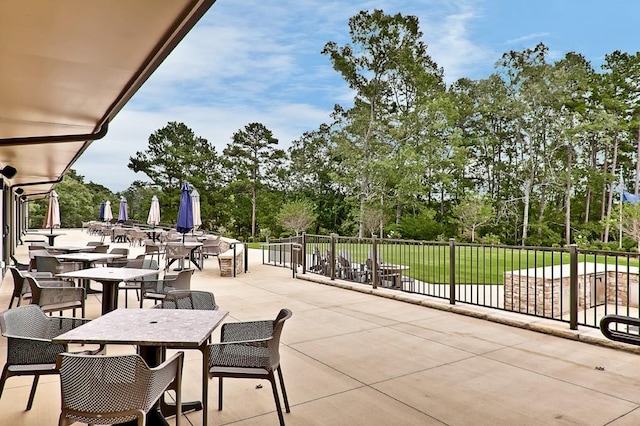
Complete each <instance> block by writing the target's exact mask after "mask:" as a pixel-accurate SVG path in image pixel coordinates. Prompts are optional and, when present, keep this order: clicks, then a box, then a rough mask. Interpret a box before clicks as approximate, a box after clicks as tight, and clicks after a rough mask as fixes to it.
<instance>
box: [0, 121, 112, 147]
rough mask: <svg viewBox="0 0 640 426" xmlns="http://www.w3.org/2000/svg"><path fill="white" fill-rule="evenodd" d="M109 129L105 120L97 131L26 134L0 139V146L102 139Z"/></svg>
mask: <svg viewBox="0 0 640 426" xmlns="http://www.w3.org/2000/svg"><path fill="white" fill-rule="evenodd" d="M108 130H109V122H105V123H104V124H103V125H102V126H100V128H99V129H98V131H97V132H94V133H86V134H83V135H55V136H27V137H24V138H6V139H0V146H14V145H39V144H43V143H52V142H60V143H62V142H82V141H95V140H98V139H102V138H103V137H105V135H106V134H107V131H108Z"/></svg>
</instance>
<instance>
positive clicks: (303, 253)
mask: <svg viewBox="0 0 640 426" xmlns="http://www.w3.org/2000/svg"><path fill="white" fill-rule="evenodd" d="M300 253H301V254H300V255H301V256H302V274H303V275H304V273H305V272H306V271H307V233H306V232H303V233H302V248H301V250H300Z"/></svg>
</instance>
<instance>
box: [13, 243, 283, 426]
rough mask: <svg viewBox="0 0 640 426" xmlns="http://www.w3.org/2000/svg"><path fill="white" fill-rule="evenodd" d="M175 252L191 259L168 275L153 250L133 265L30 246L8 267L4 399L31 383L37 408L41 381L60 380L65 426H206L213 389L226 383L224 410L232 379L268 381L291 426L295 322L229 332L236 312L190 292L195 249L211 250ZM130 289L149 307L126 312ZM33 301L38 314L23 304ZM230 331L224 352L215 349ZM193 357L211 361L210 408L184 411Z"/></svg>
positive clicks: (88, 252)
mask: <svg viewBox="0 0 640 426" xmlns="http://www.w3.org/2000/svg"><path fill="white" fill-rule="evenodd" d="M149 241H151V242H150V244H154V245H156V247H160V246H158V245H157V243H156V242H153V241H152V240H149ZM176 243H177V244H176V246H178V245H180V246H181V247H184V248H186V249H188V250H187V251H183V252H181V253H180V254H177V255H176V256H180V257H179V258H176V257H174V258H172V260H173V261H178V262H179V263H180V268H178V270H177V271H176V270H173V269H171V266H173V262H172V261H171V260H168V261H165V267H164V270H162V269H161V267H160V265H161V263H160V262H159V256H157V255H158V253H157V252H146V250H145V253H144V254H141V255H140V256H138V257H137V258H133V259H130V258H128V250H127V249H126V248H123V247H117V249H118V250H116V248H114V249H112V250H111V251H108V244H107V245H105V244H102V241H96V242H92V243H91V244H88V245H76V246H62V245H60V246H47V245H44V246H42V245H40V246H39V245H35V244H34V245H33V247H30V248H33V249H32V250H29V252H30V254H29V257H30V259H29V263H17V264H16V265H14V266H12V267H10V271H11V275H12V278H13V283H14V291H13V295H12V297H11V300H10V303H9V307H8V309H7V310H5V311H4V312H1V313H0V330H1V332H2V335H3V336H4V337H5V338H6V339H7V342H8V344H7V361H6V364H5V366H4V368H3V370H2V376H1V377H0V397H1V396H2V392H3V389H4V386H5V382H6V381H7V379H9V378H10V377H12V376H33V377H34V379H33V384H32V388H31V393H30V395H29V400H28V402H27V410H30V409H31V407H32V406H33V403H34V398H35V394H36V389H37V384H38V380H39V377H40V376H41V375H51V374H56V375H58V374H59V375H60V389H61V396H62V399H61V401H62V402H61V412H60V423H59V424H61V425H67V424H72V423H75V422H82V423H88V424H120V423H126V422H137V424H138V425H143V424H163V425H164V424H168V423H167V421H166V418H167V417H170V416H176V417H175V419H176V420H175V424H177V425H179V424H181V422H182V417H183V415H182V414H183V413H185V412H190V411H194V410H202V418H203V421H202V424H204V425H206V424H208V417H209V414H208V407H207V401H208V382H209V379H211V378H214V377H217V378H218V379H219V382H218V408H219V409H220V410H221V409H222V394H223V393H222V390H223V388H222V383H223V378H225V377H233V378H253V379H266V380H269V382H270V383H271V386H272V389H273V393H274V399H275V405H276V409H277V413H278V418H279V423H280V424H284V416H283V410H282V406H281V399H280V395H279V392H278V386H277V384H276V379H275V373H276V371H277V373H278V381H279V387H280V391H281V392H282V399H283V401H284V407H285V410H286V412H290V407H289V402H288V398H287V394H286V390H285V387H284V380H283V376H282V371H281V367H280V356H279V341H280V333H281V331H282V327H283V325H284V322H285V321H286V320H287V319H288V318H290V317H291V315H292V312H291V311H290V310H288V309H282V310H281V311H280V312H279V313H278V314H277V316H276V317H275V319H269V320H264V321H251V322H240V323H224V324H222V323H223V321H224V320H225V318H226V317H227V315H228V312H227V311H225V310H224V309H221V308H220V307H219V306H218V304H217V303H216V300H215V297H214V294H213V293H212V292H209V291H202V290H194V289H192V288H191V277H192V275H193V273H194V271H195V269H194V268H189V267H186V265H185V263H189V262H190V263H194V264H195V261H194V259H192V256H191V253H193V250H192V247H197V248H201V247H202V246H203V243H202V242H200V241H195V242H192V245H188V244H187V243H188V242H187V241H185V242H184V243H182V242H181V241H180V242H176ZM105 246H106V247H105ZM172 247H174V245H173V244H172V242H171V241H168V242H167V243H166V244H164V245H163V246H162V252H160V254H161V255H164V256H171V255H170V253H171V252H172V250H173V249H172ZM156 259H158V260H156ZM195 260H197V259H195ZM196 265H197V264H196ZM92 282H97V283H99V284H101V286H100V287H101V288H100V290H95V289H92V288H91V283H92ZM90 290H91V291H94V292H95V291H100V292H101V293H102V294H101V295H100V298H101V315H100V316H98V317H97V318H95V319H88V318H86V315H85V313H86V311H85V301H86V298H87V293H88V291H90ZM120 290H124V291H125V292H126V291H130V290H133V291H135V292H136V293H137V297H138V299H139V301H140V305H139V307H135V308H134V307H132V308H129V307H128V306H126V305H125V307H119V306H118V292H119V291H120ZM26 300H30V304H28V305H26V306H25V305H23V302H25V301H26ZM125 300H127V298H126V297H125ZM145 300H153V305H149V304H147V306H145V305H144V301H145ZM16 301H17V303H16V305H17V306H15V307H14V306H13V305H14V302H16ZM125 303H126V302H125ZM66 310H72V311H73V314H72V316H71V317H66V316H64V317H63V316H62V312H63V311H66ZM76 310H80V312H81V315H80V316H76ZM55 312H60V316H55V315H53V313H55ZM221 324H222V325H221ZM220 325H221V329H220V332H221V334H220V342H219V343H211V340H212V339H211V337H212V333H213V332H214V330H216V329H217V328H218V326H220ZM110 345H119V346H122V345H131V346H133V347H135V353H132V354H125V355H122V354H118V355H107V354H106V351H107V350H108V347H109V346H110ZM190 349H196V350H199V351H200V352H201V354H202V385H201V386H202V392H201V395H202V396H201V400H200V401H194V402H185V401H183V400H182V386H183V383H182V368H183V363H184V352H183V351H185V350H190ZM167 350H173V352H172V354H169V353H167ZM132 378H133V379H132Z"/></svg>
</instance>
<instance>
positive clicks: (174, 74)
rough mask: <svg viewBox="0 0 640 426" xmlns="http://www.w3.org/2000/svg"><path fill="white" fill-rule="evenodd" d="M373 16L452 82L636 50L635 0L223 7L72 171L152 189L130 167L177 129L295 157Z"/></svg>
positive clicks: (339, 89) (325, 1)
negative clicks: (506, 67)
mask: <svg viewBox="0 0 640 426" xmlns="http://www.w3.org/2000/svg"><path fill="white" fill-rule="evenodd" d="M374 9H382V10H383V11H384V12H385V13H387V14H394V13H398V12H400V13H402V14H404V15H416V16H417V17H418V18H419V20H420V28H421V30H422V32H423V33H424V36H423V40H424V42H425V43H426V44H427V45H428V50H427V52H428V53H429V54H430V55H431V57H432V58H433V59H434V60H435V61H436V63H437V64H438V65H439V66H441V67H443V68H444V72H445V80H446V81H447V83H451V82H453V81H455V80H457V79H458V78H461V77H469V78H474V79H475V78H484V77H486V76H488V75H489V74H490V73H491V72H493V71H494V64H495V63H496V61H498V60H499V59H500V56H501V55H502V54H503V53H505V52H508V51H510V50H522V49H525V48H530V47H533V46H535V45H536V44H537V43H539V42H543V43H545V44H546V45H547V46H548V47H549V49H550V57H551V58H552V59H559V58H561V57H562V56H564V54H565V53H567V52H570V51H574V52H577V53H581V54H583V55H584V56H585V57H586V58H587V60H589V61H591V63H592V64H593V66H594V68H596V69H598V70H599V66H600V64H601V63H602V60H603V58H604V55H605V54H607V53H610V52H613V51H614V50H621V51H624V52H629V53H635V52H636V51H638V47H639V46H640V43H639V42H640V37H639V36H638V35H637V34H636V31H635V28H637V22H636V21H637V17H638V16H640V2H639V1H635V0H608V1H604V0H371V1H365V0H277V1H270V2H265V1H264V0H243V1H232V0H218V1H217V2H216V3H215V4H214V5H213V6H212V8H211V9H210V10H209V12H208V13H207V15H205V17H204V18H203V19H202V20H201V21H200V22H199V23H198V24H197V25H196V27H194V29H193V30H192V31H191V32H190V33H189V34H188V35H187V36H186V38H185V39H184V40H183V41H182V43H181V44H180V45H178V46H177V47H176V49H175V50H174V51H173V53H172V54H171V55H170V56H169V57H168V58H167V60H166V61H165V62H164V63H163V64H162V65H161V66H160V67H159V68H158V70H157V71H156V72H155V73H154V74H153V75H152V76H151V78H150V79H149V80H148V81H147V82H146V83H145V84H144V85H143V87H142V88H141V89H140V90H139V91H138V93H137V94H136V95H135V96H134V97H133V99H132V100H131V101H130V102H129V103H128V104H127V105H126V106H125V108H124V109H123V110H122V111H121V112H120V113H119V114H118V116H117V117H116V118H115V119H114V120H113V122H112V123H111V124H110V128H109V133H108V135H107V136H106V137H105V138H103V139H102V140H99V141H96V142H94V143H93V144H92V145H91V147H90V148H89V149H88V150H87V151H86V152H85V153H84V155H83V156H82V157H81V158H80V159H79V160H78V161H77V162H76V164H75V165H74V168H75V169H76V170H77V171H78V173H80V174H81V175H83V176H85V181H93V182H95V183H98V184H101V185H104V186H106V187H107V188H109V189H111V190H112V191H114V192H115V191H122V190H124V189H126V188H127V187H128V186H129V185H130V184H131V182H133V181H134V180H147V179H146V176H145V175H143V174H140V173H138V174H136V173H133V172H132V171H131V170H129V169H128V168H127V164H128V162H129V157H132V156H135V153H136V151H144V150H145V149H146V148H147V141H148V138H149V135H150V134H152V133H153V132H154V131H156V130H158V129H160V128H162V127H164V126H165V125H166V124H167V123H168V122H169V121H178V122H183V123H185V124H186V125H187V126H188V127H190V128H191V129H192V130H193V131H194V132H195V134H196V135H197V136H201V137H204V138H206V139H207V140H209V142H211V143H212V144H214V145H215V147H216V149H217V151H218V153H222V150H223V149H224V147H225V146H226V145H227V144H228V143H229V142H230V140H231V137H232V135H233V133H234V132H236V131H238V130H239V129H242V128H244V126H245V125H246V124H248V123H252V122H259V123H263V124H264V125H265V126H267V128H269V129H271V130H272V131H273V132H274V135H275V137H276V138H278V140H279V141H280V142H279V143H280V146H281V147H282V148H284V149H286V148H288V147H289V146H290V144H291V142H292V141H293V140H295V139H297V138H298V137H299V136H300V135H302V133H303V132H305V131H308V130H314V129H317V128H318V126H319V125H320V124H321V123H324V122H328V121H329V114H330V112H331V110H332V108H333V105H334V104H336V103H339V104H342V105H349V104H350V100H351V98H352V94H351V93H350V92H349V89H348V88H347V87H346V85H345V84H344V82H343V80H342V78H341V77H340V76H339V75H338V73H336V72H335V71H334V70H333V68H332V66H331V63H330V61H329V59H328V58H327V57H326V56H324V55H321V54H320V51H321V50H322V48H323V46H324V44H325V43H326V42H328V41H335V42H337V43H338V44H340V45H343V44H345V43H348V42H349V37H348V31H349V27H348V21H349V18H350V17H351V16H353V15H355V14H357V13H358V12H359V11H361V10H371V11H372V10H374ZM107 159H108V160H107Z"/></svg>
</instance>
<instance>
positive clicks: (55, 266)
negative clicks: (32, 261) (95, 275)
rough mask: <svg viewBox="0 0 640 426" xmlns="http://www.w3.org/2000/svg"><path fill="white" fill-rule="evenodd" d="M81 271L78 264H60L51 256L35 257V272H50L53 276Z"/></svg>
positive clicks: (80, 266)
mask: <svg viewBox="0 0 640 426" xmlns="http://www.w3.org/2000/svg"><path fill="white" fill-rule="evenodd" d="M78 269H82V263H80V262H61V261H60V260H59V259H58V258H57V257H53V256H36V270H37V271H38V272H51V273H52V274H53V275H56V274H61V273H63V272H71V271H77V270H78Z"/></svg>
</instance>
